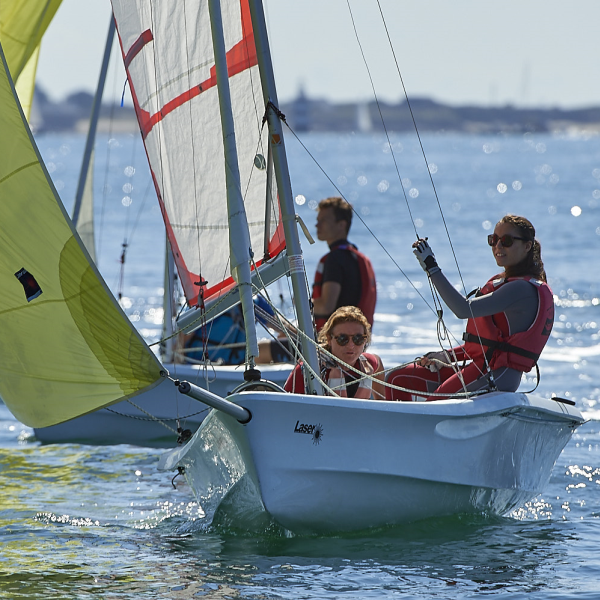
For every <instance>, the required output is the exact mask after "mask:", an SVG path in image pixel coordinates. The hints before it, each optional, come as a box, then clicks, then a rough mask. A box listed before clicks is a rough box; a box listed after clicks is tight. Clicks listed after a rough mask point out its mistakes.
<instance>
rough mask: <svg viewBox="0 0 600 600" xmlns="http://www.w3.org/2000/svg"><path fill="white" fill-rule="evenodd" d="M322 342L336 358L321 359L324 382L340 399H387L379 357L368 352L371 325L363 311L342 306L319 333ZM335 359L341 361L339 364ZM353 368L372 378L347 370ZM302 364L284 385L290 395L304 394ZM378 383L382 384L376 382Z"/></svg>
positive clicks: (319, 339) (324, 357) (303, 370)
mask: <svg viewBox="0 0 600 600" xmlns="http://www.w3.org/2000/svg"><path fill="white" fill-rule="evenodd" d="M318 341H319V343H320V344H321V345H322V346H323V348H324V349H325V350H327V351H328V352H330V353H331V354H333V356H334V357H335V358H331V357H330V356H323V358H322V360H321V374H320V377H321V379H322V380H323V381H324V382H325V383H326V384H327V386H328V387H329V388H331V389H332V390H333V391H335V393H336V394H337V395H338V396H341V397H344V398H346V397H348V398H375V399H384V398H385V388H384V385H383V383H379V381H383V377H384V375H383V365H382V363H381V359H380V358H379V356H377V355H375V354H369V353H366V352H365V349H366V347H367V346H368V344H369V342H370V341H371V326H370V325H369V322H368V321H367V319H366V318H365V316H364V315H363V313H362V311H361V310H360V309H359V308H356V307H355V306H342V307H340V308H338V309H337V310H336V311H335V312H334V313H333V314H332V315H331V316H330V317H329V319H327V322H326V323H325V325H324V326H323V328H322V329H321V331H320V332H319V337H318ZM335 359H339V362H338V361H337V360H335ZM347 365H350V366H351V367H353V368H354V369H357V370H358V371H361V372H362V373H365V374H367V375H372V376H373V377H375V378H376V379H375V380H372V379H371V378H364V379H361V376H360V375H359V374H358V373H356V372H354V371H353V370H351V369H349V368H347ZM305 374H306V375H308V376H310V375H309V373H308V372H306V373H305V369H304V367H303V364H302V363H300V364H298V365H296V367H295V368H294V370H293V371H292V372H291V373H290V376H289V377H288V380H287V381H286V383H285V389H286V390H287V391H288V392H293V393H296V394H303V393H304V390H305V387H304V375H305ZM377 380H379V381H377Z"/></svg>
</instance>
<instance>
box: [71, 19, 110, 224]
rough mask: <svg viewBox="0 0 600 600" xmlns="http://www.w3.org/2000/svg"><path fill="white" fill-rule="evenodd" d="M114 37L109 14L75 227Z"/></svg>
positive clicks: (94, 138) (76, 202)
mask: <svg viewBox="0 0 600 600" xmlns="http://www.w3.org/2000/svg"><path fill="white" fill-rule="evenodd" d="M114 36H115V20H114V18H113V16H112V14H111V17H110V23H109V25H108V34H107V36H106V46H105V47H104V57H103V59H102V67H101V68H100V76H99V77H98V87H97V88H96V95H95V96H94V104H93V105H92V114H91V116H90V127H89V129H88V136H87V140H86V142H85V150H84V152H83V160H82V162H81V171H80V173H79V183H78V184H77V193H76V194H75V206H74V207H73V219H72V220H73V223H74V224H75V227H77V221H78V220H79V211H80V209H81V200H82V198H83V192H84V189H85V183H86V180H87V177H88V170H89V167H90V161H91V157H92V152H93V150H94V142H95V140H96V127H97V126H98V117H99V116H100V108H101V105H102V94H103V93H104V84H105V82H106V73H107V71H108V63H109V60H110V52H111V50H112V44H113V38H114Z"/></svg>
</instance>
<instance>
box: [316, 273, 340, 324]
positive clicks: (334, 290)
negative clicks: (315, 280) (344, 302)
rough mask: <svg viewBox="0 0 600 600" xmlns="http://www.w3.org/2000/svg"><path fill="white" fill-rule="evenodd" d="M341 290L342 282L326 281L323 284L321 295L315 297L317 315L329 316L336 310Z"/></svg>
mask: <svg viewBox="0 0 600 600" xmlns="http://www.w3.org/2000/svg"><path fill="white" fill-rule="evenodd" d="M341 291H342V286H341V284H339V283H337V282H336V281H326V282H325V283H324V284H323V285H322V286H321V297H320V298H313V306H314V307H315V316H319V317H326V318H328V317H329V315H331V314H332V313H333V311H335V307H336V306H337V301H338V298H339V297H340V293H341Z"/></svg>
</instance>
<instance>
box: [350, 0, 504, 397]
mask: <svg viewBox="0 0 600 600" xmlns="http://www.w3.org/2000/svg"><path fill="white" fill-rule="evenodd" d="M346 3H347V6H348V11H349V13H350V18H351V20H352V25H353V28H354V33H355V36H356V39H357V43H358V45H359V48H360V51H361V55H362V57H363V61H364V63H365V67H366V69H367V73H368V75H369V79H370V81H371V87H372V89H373V95H374V97H375V102H376V104H377V107H378V110H379V114H380V117H381V121H382V124H383V127H384V130H385V133H386V137H387V139H388V144H389V145H390V151H391V154H392V157H393V159H394V164H395V165H396V170H397V173H398V177H399V179H400V183H401V185H402V181H401V178H400V173H399V170H398V168H397V162H396V158H395V155H394V152H393V147H392V145H391V143H390V141H389V135H388V132H387V127H386V126H385V120H384V118H383V114H382V112H381V107H380V104H379V99H378V97H377V94H376V90H375V86H374V83H373V78H372V76H371V71H370V69H369V66H368V63H367V60H366V56H365V54H364V51H363V48H362V44H361V42H360V39H359V35H358V30H357V28H356V22H355V19H354V15H353V13H352V8H351V6H350V0H346ZM377 6H378V8H379V12H380V15H381V19H382V23H383V26H384V28H385V31H386V35H387V40H388V43H389V46H390V50H391V52H392V56H393V58H394V62H395V64H396V70H397V72H398V77H399V79H400V83H401V85H402V90H403V93H404V97H405V99H406V104H407V107H408V109H409V112H410V115H411V119H412V123H413V127H414V130H415V134H416V136H417V139H418V141H419V146H420V149H421V154H422V156H423V160H424V162H425V166H426V168H427V173H428V174H429V180H430V182H431V186H432V189H433V192H434V196H435V199H436V202H437V205H438V209H439V212H440V215H441V219H442V222H443V224H444V228H445V231H446V236H447V238H448V242H449V244H450V248H451V251H452V255H453V257H454V262H455V264H456V267H457V270H458V274H459V277H460V280H461V284H462V287H463V291H464V293H465V295H466V294H467V291H466V286H465V283H464V279H463V276H462V273H461V271H460V267H459V265H458V259H457V257H456V253H455V250H454V245H453V243H452V239H451V236H450V231H449V229H448V225H447V222H446V219H445V216H444V212H443V210H442V206H441V203H440V200H439V196H438V193H437V189H436V187H435V182H434V180H433V176H432V173H431V169H430V168H429V164H428V161H427V156H426V154H425V148H424V146H423V142H422V140H421V135H420V133H419V129H418V127H417V122H416V119H415V117H414V113H413V110H412V106H411V104H410V100H409V97H408V93H407V90H406V86H405V85H404V79H403V77H402V73H401V71H400V66H399V63H398V59H397V57H396V53H395V51H394V47H393V44H392V40H391V37H390V34H389V29H388V27H387V23H386V20H385V16H384V14H383V10H382V8H381V4H380V1H379V0H377ZM402 189H403V191H404V186H402ZM404 198H405V200H406V204H407V208H408V211H409V215H410V218H411V221H412V223H413V227H414V228H415V233H417V232H416V227H415V223H414V220H413V217H412V212H411V210H410V207H409V203H408V199H407V198H406V193H405V194H404ZM417 239H419V235H418V233H417ZM428 283H429V288H430V291H431V294H432V298H433V301H434V304H435V305H436V307H437V308H436V312H437V315H438V332H439V327H440V326H441V327H443V330H444V331H445V332H448V330H447V328H446V326H445V324H444V322H443V311H442V304H441V300H440V297H439V294H438V292H437V290H436V289H435V287H434V285H433V283H432V282H431V278H430V277H429V276H428ZM421 297H422V296H421ZM469 310H470V311H471V317H472V318H473V316H474V315H473V310H472V307H471V304H470V303H469ZM475 327H476V328H477V323H475ZM438 340H439V342H440V346H441V347H442V349H443V344H442V338H440V337H438ZM480 346H481V349H482V354H483V356H484V360H485V365H486V371H487V372H488V374H489V376H490V381H491V383H492V385H493V378H492V376H491V370H490V368H489V364H488V360H487V357H486V355H485V351H484V348H483V344H482V343H481V338H480ZM480 371H481V370H480ZM483 374H484V373H482V375H483ZM463 386H464V383H463Z"/></svg>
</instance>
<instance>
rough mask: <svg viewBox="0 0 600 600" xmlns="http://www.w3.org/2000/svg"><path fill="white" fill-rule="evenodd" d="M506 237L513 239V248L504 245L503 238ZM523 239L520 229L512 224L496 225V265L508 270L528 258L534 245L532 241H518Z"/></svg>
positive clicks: (494, 249) (494, 250)
mask: <svg viewBox="0 0 600 600" xmlns="http://www.w3.org/2000/svg"><path fill="white" fill-rule="evenodd" d="M504 235H509V236H511V237H512V245H511V246H504V245H503V243H502V239H501V238H502V236H504ZM522 237H523V234H522V233H521V232H520V231H519V229H518V228H517V227H515V226H514V225H511V224H510V223H498V225H496V228H495V229H494V240H497V241H496V243H495V244H494V245H493V246H492V252H493V253H494V258H495V259H496V264H497V265H498V266H499V267H503V268H504V269H506V267H514V266H515V265H517V264H519V263H520V262H521V261H522V260H523V259H524V258H525V257H526V256H527V253H528V252H529V251H530V250H531V246H532V245H533V244H532V242H530V241H525V240H522V239H516V238H522Z"/></svg>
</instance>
